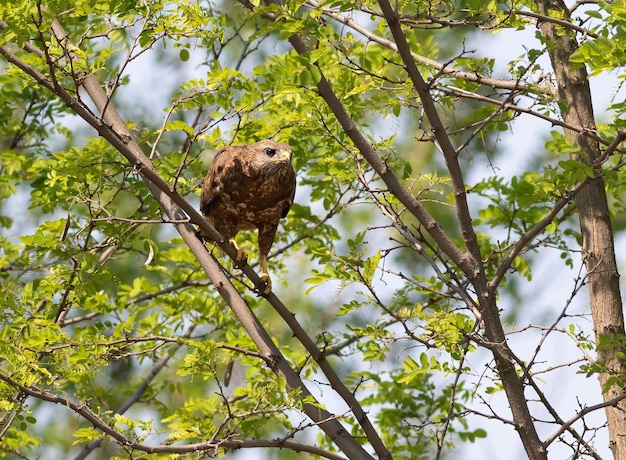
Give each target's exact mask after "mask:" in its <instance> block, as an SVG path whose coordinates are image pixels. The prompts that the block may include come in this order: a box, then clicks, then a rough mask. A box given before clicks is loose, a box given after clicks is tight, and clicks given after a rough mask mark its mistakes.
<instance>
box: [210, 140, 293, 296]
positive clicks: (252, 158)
mask: <svg viewBox="0 0 626 460" xmlns="http://www.w3.org/2000/svg"><path fill="white" fill-rule="evenodd" d="M295 191H296V174H295V171H294V169H293V167H292V165H291V148H290V147H289V146H288V145H287V144H279V143H276V142H274V141H272V140H264V141H260V142H257V143H255V144H250V145H238V146H229V147H225V148H223V149H221V150H220V151H219V152H217V154H216V155H215V158H214V159H213V162H212V164H211V168H210V169H209V172H208V173H207V176H206V178H205V179H204V182H203V184H202V193H201V196H200V210H201V212H202V213H203V214H204V215H205V216H206V218H207V219H208V221H209V222H210V223H211V224H212V225H213V226H214V227H215V229H216V230H217V231H218V232H219V233H221V234H222V235H224V237H226V238H227V239H229V240H232V239H233V238H234V237H235V235H237V233H238V232H239V231H240V230H253V229H255V228H256V229H258V230H259V254H260V261H261V266H262V269H263V275H264V276H265V278H266V281H267V284H268V289H267V290H266V292H269V290H270V289H271V283H270V282H269V275H268V274H267V254H268V253H269V251H270V248H271V247H272V244H273V242H274V237H275V235H276V229H277V228H278V223H279V221H280V219H281V218H283V217H285V216H286V215H287V213H288V212H289V208H290V207H291V205H292V203H293V199H294V196H295Z"/></svg>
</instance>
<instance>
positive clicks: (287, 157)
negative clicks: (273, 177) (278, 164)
mask: <svg viewBox="0 0 626 460" xmlns="http://www.w3.org/2000/svg"><path fill="white" fill-rule="evenodd" d="M272 161H286V162H288V163H290V162H291V150H287V149H280V150H279V151H278V152H276V155H274V158H272Z"/></svg>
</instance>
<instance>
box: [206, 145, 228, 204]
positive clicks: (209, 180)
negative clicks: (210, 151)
mask: <svg viewBox="0 0 626 460" xmlns="http://www.w3.org/2000/svg"><path fill="white" fill-rule="evenodd" d="M230 150H231V147H224V148H223V149H221V150H219V151H218V152H217V153H216V154H215V157H214V158H213V162H212V163H211V168H210V169H209V172H208V173H207V176H206V177H205V178H204V182H203V183H202V193H201V194H200V210H201V211H202V213H203V214H204V215H207V216H208V215H209V213H210V210H211V204H212V203H213V202H214V201H215V199H216V198H217V197H219V196H220V195H221V194H222V192H223V189H224V187H223V183H224V176H226V177H227V176H228V172H229V170H231V169H232V162H233V161H232V158H231V151H230Z"/></svg>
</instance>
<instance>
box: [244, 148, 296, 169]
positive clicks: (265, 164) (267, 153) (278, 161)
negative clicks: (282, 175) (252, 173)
mask: <svg viewBox="0 0 626 460" xmlns="http://www.w3.org/2000/svg"><path fill="white" fill-rule="evenodd" d="M252 147H253V150H254V157H255V158H254V161H255V163H256V164H257V165H258V166H260V167H261V168H262V169H264V170H268V172H269V171H272V172H277V171H279V170H281V169H283V168H288V167H291V147H289V146H288V145H287V144H284V143H278V142H274V141H272V140H264V141H260V142H257V143H256V144H253V145H252Z"/></svg>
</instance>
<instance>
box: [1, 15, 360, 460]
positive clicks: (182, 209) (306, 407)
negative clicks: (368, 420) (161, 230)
mask: <svg viewBox="0 0 626 460" xmlns="http://www.w3.org/2000/svg"><path fill="white" fill-rule="evenodd" d="M51 29H52V33H53V34H54V35H55V36H56V38H57V40H58V41H59V43H60V44H61V45H62V46H64V47H65V48H66V52H67V53H69V54H71V49H70V48H71V47H69V46H68V45H69V44H70V40H69V37H68V35H67V32H66V31H65V30H64V29H63V27H62V26H61V25H60V24H59V23H58V21H56V20H55V21H53V23H52V26H51ZM0 54H2V55H3V56H5V58H6V59H7V60H8V61H9V62H11V63H12V64H14V65H16V66H17V67H18V68H20V69H21V70H22V71H24V73H25V74H27V75H30V76H31V77H32V78H34V79H35V80H36V81H37V82H38V83H39V84H40V85H41V86H42V87H44V88H47V89H49V90H50V91H51V92H53V93H55V94H57V95H58V96H59V97H60V98H61V99H62V100H63V101H64V102H65V103H66V104H67V105H68V107H70V108H71V109H72V110H74V111H75V113H76V114H77V115H79V116H80V117H81V118H83V120H85V121H86V122H87V123H88V124H89V125H91V126H92V127H93V128H94V129H96V130H97V131H98V133H99V134H100V135H101V136H102V137H103V138H105V139H106V140H107V141H108V142H109V143H110V144H111V145H112V146H113V147H114V148H116V149H117V150H118V151H119V152H120V153H121V154H122V155H123V156H124V157H125V158H126V159H127V160H128V161H129V162H130V163H131V164H133V165H135V167H136V169H137V171H138V172H139V173H140V174H141V175H142V177H143V179H144V180H145V182H146V184H147V185H148V187H149V189H150V192H151V194H152V195H153V197H154V198H155V200H156V201H157V202H158V203H159V205H160V206H161V208H162V209H163V210H164V211H165V212H166V214H167V215H168V217H169V218H170V220H171V221H172V222H173V223H174V225H175V227H176V229H177V230H178V232H179V233H180V235H181V237H182V238H183V240H184V241H185V243H186V244H187V245H188V246H189V248H190V249H191V251H192V253H193V254H194V256H195V257H196V258H197V260H198V262H199V263H200V265H201V266H202V268H203V269H204V270H205V272H206V273H207V274H208V276H209V278H210V279H211V281H212V282H213V284H214V286H215V287H216V288H217V290H218V292H219V294H220V295H221V296H222V297H223V298H224V300H225V301H226V302H227V304H228V305H229V306H230V308H231V309H232V311H233V312H234V313H235V315H236V317H237V319H238V320H239V321H240V322H241V324H242V325H243V327H244V328H245V329H246V331H247V333H248V334H249V335H250V337H251V339H252V340H253V341H254V342H255V344H256V345H257V347H258V349H259V352H260V353H261V355H262V356H263V357H264V359H265V361H266V363H267V364H268V366H269V367H270V368H271V369H272V371H274V372H275V373H276V374H278V375H281V376H282V377H283V378H285V380H286V382H287V385H288V386H289V387H290V388H292V389H296V390H298V392H299V394H300V396H301V398H302V399H303V400H305V401H313V403H311V402H306V403H304V404H303V411H304V412H305V413H306V414H307V416H308V417H309V418H311V420H313V421H314V422H315V423H316V424H317V425H318V426H319V427H320V428H321V429H322V430H323V431H324V432H325V433H326V435H327V436H328V437H329V438H330V439H332V440H333V441H334V442H335V443H336V444H337V446H338V447H339V448H340V449H341V450H342V451H343V452H344V453H345V454H346V455H347V456H348V457H349V458H351V459H359V460H360V459H368V458H371V456H370V455H369V454H368V453H367V452H366V451H365V449H364V448H363V447H362V446H361V445H360V444H359V443H358V442H357V441H356V439H355V438H354V437H353V436H352V435H351V434H350V433H348V432H347V430H346V429H345V428H344V427H343V426H342V425H341V423H339V421H338V420H337V419H336V417H335V416H333V415H332V414H330V413H329V412H328V411H326V410H325V409H322V408H321V405H320V404H319V403H318V402H316V401H315V398H314V397H313V395H312V394H311V393H310V392H309V390H308V389H307V388H306V386H305V385H304V382H303V381H302V379H301V378H300V376H299V374H298V373H297V372H296V371H294V370H293V369H292V368H291V367H290V365H289V363H288V362H287V360H286V359H285V358H284V356H283V355H282V353H281V352H280V350H279V349H278V348H277V346H276V345H274V343H273V342H272V340H271V337H270V336H269V334H268V333H267V331H266V330H265V329H264V328H263V326H262V324H261V323H260V321H259V320H258V318H257V317H256V316H255V315H254V313H253V312H252V311H251V310H250V308H249V307H248V305H247V303H246V301H245V300H244V299H243V297H242V296H241V295H240V294H239V293H238V291H237V290H236V289H235V287H234V286H233V285H232V283H231V282H230V280H229V279H228V277H227V276H226V275H225V274H224V273H223V271H222V269H221V267H220V265H219V263H218V262H217V261H216V260H215V258H214V257H213V256H212V255H211V254H210V253H209V252H208V251H207V249H206V247H205V246H204V244H203V243H202V242H201V241H200V240H199V239H198V238H197V236H196V231H195V229H194V227H193V226H192V222H193V223H195V224H196V225H198V226H199V227H200V228H201V229H202V230H203V231H204V232H205V233H206V234H207V235H208V236H209V237H210V238H212V239H214V240H215V241H216V242H217V244H218V245H219V246H220V247H221V248H222V249H224V251H225V252H226V253H227V254H228V255H229V256H230V257H231V258H234V257H235V256H236V251H235V249H234V247H232V246H231V245H230V244H228V243H227V242H226V240H225V239H224V238H223V237H222V236H221V235H220V234H219V233H218V232H217V231H216V230H215V229H214V228H213V227H212V226H211V225H210V224H209V223H208V222H207V221H206V220H205V219H204V218H203V217H202V216H201V215H200V213H199V212H198V211H197V210H196V209H195V208H194V207H193V206H192V205H191V204H190V203H189V202H187V201H186V200H185V199H184V198H183V197H182V196H181V195H180V194H178V193H177V192H176V191H174V190H172V189H171V188H170V187H169V186H168V184H167V183H166V182H165V181H164V180H163V179H162V178H161V177H160V176H159V174H158V173H157V172H156V171H155V169H154V167H153V165H152V163H151V162H150V160H149V159H148V158H147V157H146V156H145V155H144V153H143V151H142V150H141V148H140V146H139V144H137V142H136V141H135V140H134V138H133V137H132V135H131V134H130V132H129V131H128V128H127V127H126V124H125V123H124V121H123V120H122V118H121V117H120V115H119V114H118V112H117V110H116V109H115V107H114V106H113V105H112V104H110V101H109V99H108V97H107V95H106V93H105V92H104V90H103V89H102V87H101V86H100V84H99V82H98V80H97V79H96V77H95V76H94V75H82V76H81V80H80V83H81V86H82V87H83V89H84V90H85V91H86V93H87V94H88V95H89V97H90V98H91V100H92V101H93V102H94V104H95V105H96V107H97V108H98V110H100V111H101V113H102V111H103V110H104V109H105V108H106V113H102V115H101V116H102V118H99V117H97V116H96V115H94V114H93V113H92V112H91V111H90V110H89V109H88V108H87V107H85V106H83V105H82V104H80V103H78V102H77V101H76V100H74V99H73V98H72V97H71V96H70V95H69V94H68V93H67V91H65V90H64V89H63V88H62V87H59V86H57V85H55V84H54V83H53V82H52V81H50V80H49V79H48V78H47V77H46V76H45V75H43V74H41V72H39V71H38V70H36V69H35V68H34V67H32V66H31V65H29V64H27V63H26V62H24V61H23V60H21V59H20V58H18V57H17V56H16V55H14V54H13V53H12V52H11V51H10V50H9V49H8V48H6V47H0ZM243 271H244V273H245V274H246V276H248V277H249V278H250V279H251V280H252V282H253V283H255V285H259V283H260V279H259V277H258V275H257V274H256V273H255V272H254V271H253V270H252V268H250V267H249V266H248V265H246V266H245V267H244V269H243ZM271 296H272V297H275V296H274V295H273V294H272V295H271ZM291 316H293V315H291ZM22 389H23V390H24V391H25V392H26V393H28V394H30V393H29V391H30V390H28V389H27V388H26V387H24V388H22ZM38 395H39V396H40V397H44V399H46V397H47V396H48V395H47V393H46V394H41V393H39V394H38ZM53 399H54V398H53ZM46 400H51V399H46ZM51 401H52V402H62V401H56V400H51ZM77 412H78V413H79V414H80V415H83V416H84V417H85V418H86V419H87V420H89V421H90V422H92V423H93V424H94V426H99V425H101V423H100V422H99V418H98V417H97V416H95V415H94V414H93V413H92V412H91V411H88V410H87V409H85V408H80V407H77ZM105 428H106V427H105ZM104 432H105V433H107V434H109V435H111V436H113V437H114V438H115V439H118V438H119V437H120V436H121V435H119V434H118V433H115V432H114V431H113V432H111V430H110V429H106V430H105V431H104ZM118 441H119V442H122V443H126V441H125V440H123V439H118ZM150 451H151V452H152V451H154V450H150Z"/></svg>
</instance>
